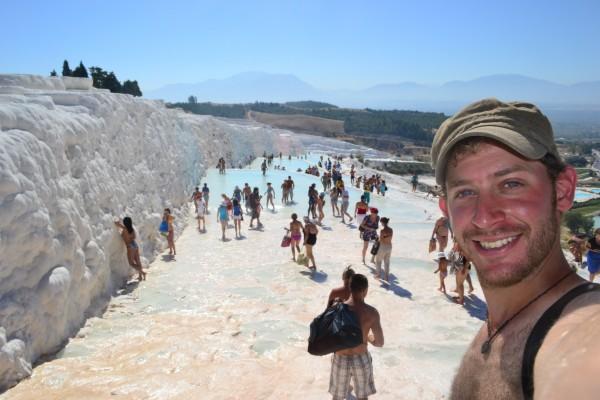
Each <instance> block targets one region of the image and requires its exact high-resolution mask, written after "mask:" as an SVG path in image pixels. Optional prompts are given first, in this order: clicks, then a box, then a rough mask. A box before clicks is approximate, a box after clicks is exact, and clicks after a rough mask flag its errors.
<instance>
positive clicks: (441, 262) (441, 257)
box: [433, 251, 448, 293]
mask: <svg viewBox="0 0 600 400" xmlns="http://www.w3.org/2000/svg"><path fill="white" fill-rule="evenodd" d="M435 261H436V262H437V264H438V267H437V269H436V270H435V271H433V273H434V274H437V273H439V274H440V275H439V277H440V287H439V288H438V290H439V291H440V292H442V293H446V277H447V276H448V258H446V253H444V252H443V251H441V252H439V253H438V254H437V257H436V258H435Z"/></svg>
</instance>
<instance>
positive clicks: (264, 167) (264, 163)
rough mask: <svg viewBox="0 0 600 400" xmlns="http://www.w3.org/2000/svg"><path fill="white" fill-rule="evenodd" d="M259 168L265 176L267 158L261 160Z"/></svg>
mask: <svg viewBox="0 0 600 400" xmlns="http://www.w3.org/2000/svg"><path fill="white" fill-rule="evenodd" d="M260 170H261V171H262V174H263V176H265V175H266V174H267V160H266V159H265V160H263V162H262V164H261V165H260Z"/></svg>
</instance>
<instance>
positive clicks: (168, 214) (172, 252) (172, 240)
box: [163, 208, 177, 256]
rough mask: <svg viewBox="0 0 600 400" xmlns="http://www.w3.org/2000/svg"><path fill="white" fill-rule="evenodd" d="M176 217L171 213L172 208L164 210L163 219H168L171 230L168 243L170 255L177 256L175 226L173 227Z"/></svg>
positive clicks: (168, 232) (168, 233) (168, 234)
mask: <svg viewBox="0 0 600 400" xmlns="http://www.w3.org/2000/svg"><path fill="white" fill-rule="evenodd" d="M173 220H175V217H174V216H172V215H171V209H170V208H165V210H164V212H163V221H167V225H168V227H169V230H168V231H167V244H168V245H169V255H170V256H175V255H176V254H177V253H176V252H175V228H174V227H173Z"/></svg>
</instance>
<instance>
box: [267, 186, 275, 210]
mask: <svg viewBox="0 0 600 400" xmlns="http://www.w3.org/2000/svg"><path fill="white" fill-rule="evenodd" d="M265 194H266V195H267V209H268V208H269V203H271V205H272V206H273V211H275V203H273V199H274V198H275V189H273V186H272V185H271V182H267V191H266V192H265Z"/></svg>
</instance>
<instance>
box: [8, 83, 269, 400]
mask: <svg viewBox="0 0 600 400" xmlns="http://www.w3.org/2000/svg"><path fill="white" fill-rule="evenodd" d="M277 136H278V133H277V131H274V130H271V129H269V128H266V127H264V126H258V125H252V124H247V123H239V124H236V123H232V122H224V121H222V120H219V119H216V118H212V117H204V116H195V115H190V114H185V113H183V112H181V111H176V110H171V109H167V108H166V107H165V106H164V104H163V103H162V102H159V101H150V100H145V99H140V98H134V97H132V96H129V95H124V94H113V93H109V92H108V91H105V90H97V89H94V88H92V84H91V80H89V79H81V78H44V77H39V76H32V75H0V255H1V257H0V391H2V390H3V389H6V388H8V387H10V386H12V385H14V384H15V383H16V382H18V380H20V379H22V378H24V377H27V376H28V375H29V374H31V365H32V362H34V361H35V360H36V359H38V358H39V357H40V356H43V355H45V354H49V353H52V352H55V351H56V350H57V349H59V348H60V347H61V345H63V344H64V342H65V340H67V339H68V338H69V336H71V335H73V334H74V333H75V332H76V331H77V329H78V328H79V327H80V326H81V325H82V323H83V322H84V320H85V318H86V317H88V316H90V315H93V314H94V313H97V312H98V311H99V310H101V309H102V308H103V307H104V306H105V305H106V304H107V302H108V299H109V298H110V295H111V294H112V293H114V291H115V289H116V288H118V287H119V286H122V285H123V283H124V281H125V280H126V279H127V277H128V274H129V273H130V267H129V265H128V263H127V259H126V252H125V248H124V245H123V243H122V240H121V238H120V237H119V235H118V232H117V230H116V229H115V227H114V224H113V221H114V220H115V218H122V217H124V216H125V215H128V216H131V217H132V219H133V221H134V225H135V228H136V229H137V231H138V237H139V242H140V243H141V244H142V255H143V260H144V261H145V264H147V263H148V262H149V261H151V260H152V259H153V258H154V256H155V255H156V254H157V253H158V252H159V251H160V250H161V249H162V247H163V246H164V243H163V242H164V241H161V239H160V235H159V233H158V230H157V227H158V225H159V223H160V219H161V214H162V210H163V208H164V207H167V206H168V207H171V208H172V209H174V210H175V213H176V215H177V214H178V213H179V214H183V212H184V211H185V212H187V200H188V199H189V193H190V191H191V189H192V187H193V186H194V185H197V184H199V182H200V177H201V176H202V175H203V174H204V171H205V168H208V167H214V165H216V161H217V159H218V158H219V157H225V159H226V160H227V163H228V165H230V164H234V165H238V164H240V163H244V162H246V161H248V160H249V159H250V158H252V157H253V156H254V155H255V154H262V153H263V151H266V152H268V153H270V152H274V153H276V152H278V150H279V149H277V148H275V147H277V142H278V140H277ZM184 220H185V218H177V220H176V221H179V222H183V221H184ZM182 228H183V226H181V225H179V226H177V227H176V229H177V230H179V231H180V230H181V229H182Z"/></svg>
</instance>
